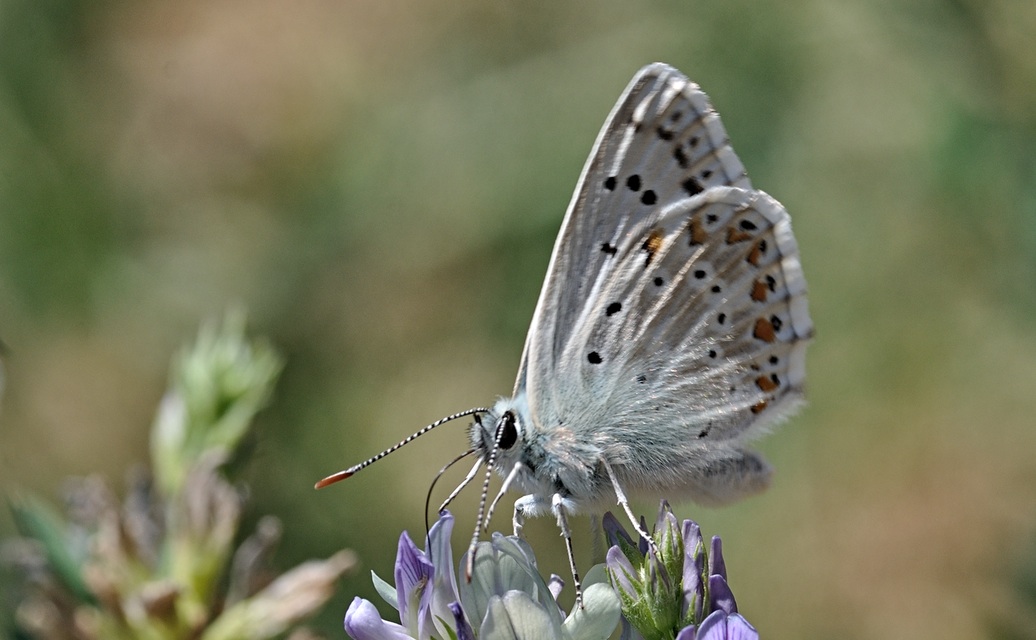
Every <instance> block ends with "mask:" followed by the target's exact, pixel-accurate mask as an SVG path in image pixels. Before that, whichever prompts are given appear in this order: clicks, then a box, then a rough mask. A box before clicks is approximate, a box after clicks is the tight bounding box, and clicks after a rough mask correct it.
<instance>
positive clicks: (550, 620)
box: [479, 591, 561, 640]
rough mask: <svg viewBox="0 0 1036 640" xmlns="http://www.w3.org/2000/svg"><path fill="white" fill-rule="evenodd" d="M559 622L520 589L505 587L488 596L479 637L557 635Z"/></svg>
mask: <svg viewBox="0 0 1036 640" xmlns="http://www.w3.org/2000/svg"><path fill="white" fill-rule="evenodd" d="M559 637H561V625H559V624H558V623H557V620H556V618H555V617H554V616H552V615H550V613H549V612H548V611H547V610H546V609H544V607H543V606H542V605H541V604H540V603H538V602H536V601H535V600H533V599H532V598H531V597H530V596H529V594H527V593H523V592H521V591H508V592H507V593H505V594H504V595H503V596H502V597H501V596H493V597H492V598H490V600H489V606H488V609H487V612H486V618H485V620H484V621H483V622H482V628H481V630H480V632H479V638H480V639H481V640H519V639H524V638H559Z"/></svg>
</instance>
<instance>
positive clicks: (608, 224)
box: [515, 64, 751, 425]
mask: <svg viewBox="0 0 1036 640" xmlns="http://www.w3.org/2000/svg"><path fill="white" fill-rule="evenodd" d="M731 185H732V186H737V187H742V188H750V187H751V184H750V182H749V180H748V177H747V175H746V174H745V171H744V167H743V165H742V164H741V162H740V160H739V159H738V158H737V156H736V155H735V153H734V151H733V150H732V149H731V147H730V144H729V141H728V140H727V135H726V132H725V130H724V128H723V125H722V123H721V122H720V120H719V116H718V115H717V114H716V113H715V111H714V110H713V108H712V105H711V104H710V103H709V100H708V97H707V96H706V95H705V94H704V93H703V92H702V91H701V90H700V89H699V88H698V86H697V85H695V84H694V83H692V82H691V81H689V80H688V79H687V78H686V77H685V76H683V75H682V74H681V73H680V72H679V71H676V70H675V69H673V68H671V67H669V66H667V65H663V64H654V65H650V66H648V67H645V68H644V69H642V70H641V71H640V73H638V74H637V76H636V77H635V78H634V79H633V81H632V82H631V83H630V85H629V87H628V88H627V90H626V92H625V93H624V94H623V96H622V97H621V98H620V99H619V101H618V103H617V104H616V106H615V108H614V109H613V110H612V113H611V115H610V116H609V118H608V120H607V122H606V123H605V125H604V128H603V129H602V131H601V133H600V135H599V136H598V139H597V142H596V144H595V146H594V150H593V152H592V153H591V155H590V159H589V160H588V162H587V165H586V167H585V168H584V169H583V175H582V176H581V178H580V181H579V184H578V186H577V187H576V192H575V195H574V197H573V200H572V203H571V204H570V205H569V211H568V213H567V215H566V217H565V221H564V222H563V224H562V229H561V232H560V233H559V235H558V240H557V242H556V244H555V246H554V254H553V256H552V258H551V263H550V266H549V268H548V272H547V277H546V280H545V282H544V286H543V290H542V292H541V294H540V299H539V302H538V304H537V307H536V313H535V315H534V317H533V322H532V326H531V328H530V331H529V336H528V339H527V341H526V347H525V354H524V356H523V358H522V365H521V369H520V371H519V375H518V380H517V382H516V389H515V391H516V393H518V392H520V391H522V390H525V391H527V393H528V396H529V403H530V408H531V410H532V413H533V416H534V419H537V421H539V422H541V423H543V424H544V425H545V424H546V423H549V422H551V421H552V420H554V419H555V418H556V417H557V416H553V415H552V416H547V415H542V412H543V410H544V408H545V407H558V406H559V405H558V402H559V401H560V400H561V397H560V395H559V394H561V395H568V394H569V391H568V388H567V385H568V384H569V379H568V378H566V377H565V376H566V374H563V373H562V371H561V367H562V362H563V359H564V358H563V356H564V354H565V352H566V349H567V348H570V346H571V345H570V343H571V342H572V338H573V335H574V334H575V333H576V332H578V331H580V330H585V327H586V326H587V323H591V322H593V321H594V318H593V315H592V314H593V313H594V305H595V303H596V302H597V298H598V297H599V292H600V289H601V288H602V287H604V286H606V285H607V283H609V282H610V281H611V279H612V277H613V275H612V273H613V271H614V270H615V269H616V268H617V265H618V263H619V260H618V259H617V252H618V248H619V247H620V246H623V245H626V244H628V243H629V242H630V239H631V238H632V237H633V236H636V235H637V234H639V233H642V232H643V230H644V228H645V225H646V224H647V222H648V221H650V220H652V219H654V218H657V217H658V216H659V215H660V212H661V211H664V210H665V208H666V207H667V206H669V205H671V204H673V203H675V202H678V201H680V200H683V199H686V198H689V197H691V196H694V195H696V194H699V193H702V192H703V191H705V190H707V189H709V188H711V187H717V186H731ZM637 237H638V238H639V236H637ZM577 342H578V341H577ZM569 373H572V372H569ZM559 385H560V386H559ZM552 413H556V412H555V411H552Z"/></svg>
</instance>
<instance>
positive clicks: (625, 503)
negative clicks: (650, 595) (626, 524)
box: [601, 459, 657, 551]
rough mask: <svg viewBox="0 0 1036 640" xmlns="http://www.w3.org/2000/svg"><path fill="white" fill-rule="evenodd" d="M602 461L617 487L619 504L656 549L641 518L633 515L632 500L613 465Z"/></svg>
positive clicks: (642, 536)
mask: <svg viewBox="0 0 1036 640" xmlns="http://www.w3.org/2000/svg"><path fill="white" fill-rule="evenodd" d="M601 463H602V464H604V469H605V471H607V472H608V478H609V479H611V481H612V488H613V489H615V498H616V500H618V503H619V506H621V507H622V510H623V511H625V512H626V517H628V518H629V519H630V522H631V523H633V528H634V529H636V530H637V533H639V534H640V537H641V538H644V539H645V540H647V543H648V544H649V545H651V548H652V549H654V548H655V541H654V540H653V539H652V538H651V535H650V534H649V533H648V532H647V531H644V527H642V526H641V524H640V520H638V519H637V516H635V515H633V509H631V508H630V501H629V499H628V498H627V497H626V492H625V491H623V490H622V485H620V484H619V481H618V480H617V479H616V478H615V472H613V471H612V466H611V465H610V464H608V461H607V460H604V459H602V460H601ZM656 551H657V549H656Z"/></svg>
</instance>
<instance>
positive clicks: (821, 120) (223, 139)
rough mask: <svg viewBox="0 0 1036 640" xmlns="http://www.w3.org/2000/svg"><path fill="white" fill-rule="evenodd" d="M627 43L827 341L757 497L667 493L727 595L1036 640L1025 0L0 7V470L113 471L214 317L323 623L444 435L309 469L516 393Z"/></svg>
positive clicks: (559, 569) (256, 501)
mask: <svg viewBox="0 0 1036 640" xmlns="http://www.w3.org/2000/svg"><path fill="white" fill-rule="evenodd" d="M656 60H660V61H665V62H668V63H670V64H673V65H674V66H676V67H678V68H680V69H681V70H682V71H684V72H685V73H687V74H688V75H689V76H690V77H691V78H692V79H694V80H695V81H697V82H698V83H699V84H701V85H702V86H703V87H704V89H705V90H706V91H707V92H708V93H709V95H710V96H711V97H712V99H713V102H714V104H715V105H716V107H717V109H718V110H719V111H720V113H721V114H722V115H723V118H724V122H725V124H726V126H727V130H728V131H729V133H730V135H731V138H732V140H733V142H734V146H735V148H736V149H737V150H738V152H739V154H740V156H741V158H742V160H743V161H744V163H745V165H746V167H748V170H749V172H750V174H751V175H752V177H753V182H754V183H755V185H756V186H758V187H759V188H762V189H764V190H766V191H768V192H770V193H771V194H773V195H774V196H776V197H777V198H779V199H780V200H781V201H782V202H783V203H784V204H785V205H786V206H787V208H788V210H789V211H790V212H791V213H792V217H793V220H794V226H795V230H796V234H797V236H798V240H799V245H800V248H801V253H802V261H803V265H804V268H805V271H806V277H807V280H808V282H809V285H810V305H811V311H812V315H813V319H814V321H815V323H816V326H817V339H816V341H815V343H814V345H813V346H812V348H811V351H810V358H809V368H810V389H809V392H810V405H809V406H808V407H807V408H806V409H805V410H804V411H803V412H802V413H801V414H800V415H799V416H797V417H796V418H794V419H793V420H792V421H790V423H788V424H787V425H785V426H784V427H783V428H782V429H781V430H780V432H779V433H777V434H775V435H773V436H771V437H769V438H767V439H766V440H764V441H763V443H761V448H762V449H763V450H764V451H765V452H766V453H767V454H768V456H769V457H770V458H771V460H772V461H773V462H774V463H775V465H776V467H777V469H778V475H777V477H776V482H775V486H774V487H773V489H772V490H771V491H769V492H768V493H766V494H764V495H763V496H761V497H758V498H754V499H752V500H749V501H747V502H744V503H741V504H739V505H737V506H734V507H730V508H726V509H722V510H709V509H702V508H699V507H695V506H693V505H690V504H686V505H677V507H676V509H677V513H678V514H679V515H681V516H682V517H694V518H695V519H697V520H698V521H699V522H700V523H701V524H702V527H703V529H704V531H705V533H706V534H707V535H713V534H719V535H722V536H723V539H724V542H725V550H726V554H727V563H728V568H729V573H730V581H731V585H732V587H733V590H734V593H735V594H736V595H737V597H738V602H739V605H740V609H741V612H742V613H744V614H745V615H746V616H747V617H748V619H749V620H750V621H752V622H753V623H754V624H755V625H756V626H757V627H758V628H759V629H760V630H761V631H762V632H763V634H764V636H765V637H771V638H803V637H808V638H827V637H831V638H834V637H839V638H848V637H853V638H866V637H884V638H916V637H942V638H975V637H1036V600H1033V599H1028V598H1027V597H1026V596H1025V591H1024V589H1022V588H1020V587H1019V585H1023V584H1025V583H1026V577H1025V576H1026V575H1036V574H1033V572H1034V571H1036V569H1034V566H1036V565H1034V561H1036V463H1034V462H1033V457H1034V455H1036V429H1034V423H1036V3H1032V2H1017V1H1015V0H992V1H989V2H983V1H980V0H929V1H919V2H910V3H900V2H894V1H891V0H884V1H883V0H872V1H869V2H840V1H835V2H801V1H791V2H784V3H767V4H763V3H757V2H751V1H748V0H735V1H728V2H676V1H671V2H654V3H648V2H639V1H632V2H631V1H619V0H606V1H601V2H590V1H588V0H571V1H565V2H514V1H510V0H504V1H502V0H455V1H453V2H439V3H432V2H412V1H411V2H407V1H405V0H363V1H348V0H296V1H294V2H276V1H269V0H250V1H244V0H182V1H180V2H159V1H154V0H132V1H131V0H107V1H101V0H89V1H87V0H72V1H70V0H0V336H2V339H3V341H4V342H5V343H6V345H7V347H8V349H7V354H6V357H5V364H6V373H7V388H6V390H5V393H4V397H3V400H2V406H0V486H2V487H3V489H4V490H10V489H15V488H19V489H25V490H29V491H32V492H35V493H37V494H39V495H41V496H44V497H46V498H48V499H52V500H55V501H56V500H57V499H58V496H59V493H60V487H61V485H62V482H63V480H64V479H65V478H66V477H68V476H71V475H83V474H89V473H99V474H101V475H103V476H104V477H106V478H108V479H110V480H111V481H112V482H115V483H116V484H119V483H120V482H121V478H122V477H123V474H124V472H125V470H126V469H127V467H129V466H130V465H132V464H134V463H137V462H142V461H144V460H146V458H147V449H146V438H147V433H148V426H149V424H150V421H151V418H152V415H153V412H154V410H155V407H156V404H157V401H158V399H159V397H160V394H161V392H162V390H163V388H164V384H165V377H166V373H167V370H168V363H169V361H170V358H171V356H172V354H173V352H174V351H175V350H176V349H177V348H178V347H179V346H180V345H182V344H185V343H186V342H187V341H189V340H191V339H192V338H193V336H194V335H195V332H196V328H197V326H198V324H199V323H200V322H201V320H203V319H205V318H211V317H214V316H217V315H219V314H221V313H222V312H223V310H224V309H226V308H227V307H228V306H231V305H233V304H239V305H242V306H244V307H246V308H247V309H248V310H249V313H250V320H251V327H252V331H253V333H255V334H263V335H266V336H268V337H269V338H270V339H271V340H272V341H273V342H274V344H275V345H277V347H278V348H279V349H280V350H281V352H282V354H283V355H284V356H285V357H286V359H287V366H286V369H285V372H284V376H283V379H282V381H281V384H280V385H279V387H278V389H277V391H276V395H275V399H274V403H273V405H272V406H271V407H270V409H268V410H267V411H266V412H264V413H263V414H261V418H260V424H259V427H258V429H259V440H258V448H257V451H256V455H255V459H254V460H253V468H252V471H251V473H249V474H248V477H250V479H251V485H252V502H251V503H250V507H249V513H250V514H251V518H252V520H254V519H256V518H257V517H258V516H260V515H262V514H265V513H273V514H276V515H278V516H280V517H282V518H283V519H284V521H285V541H284V544H283V546H282V548H281V551H280V553H279V556H278V559H279V561H280V563H281V566H282V567H288V566H291V565H293V564H294V563H296V562H298V561H301V560H303V559H305V558H307V557H311V556H327V555H329V554H330V553H332V552H333V551H334V550H336V549H338V548H340V547H352V548H355V549H356V550H357V551H358V553H359V554H360V557H361V560H362V561H363V563H364V564H363V568H362V569H361V571H359V572H358V573H357V574H355V575H353V576H352V577H351V578H350V579H348V580H346V581H345V583H344V584H343V589H342V591H341V592H340V593H339V595H338V596H337V597H336V598H335V599H334V600H333V601H332V603H331V605H330V606H329V609H328V611H327V612H326V614H325V615H324V617H323V621H324V623H325V625H326V627H325V630H326V633H327V634H328V635H329V636H331V637H339V636H340V634H341V631H340V629H341V627H340V620H341V615H342V614H343V613H344V611H345V608H346V606H347V604H348V602H349V601H350V600H351V599H352V597H353V595H356V594H360V595H364V596H366V597H372V594H373V589H372V588H371V587H370V580H369V575H368V574H367V570H369V569H374V570H376V571H378V572H379V573H380V574H381V575H382V576H386V577H387V576H389V575H391V571H392V569H391V567H392V561H393V557H394V552H395V545H396V539H397V537H398V535H399V533H400V531H402V530H403V529H409V530H410V531H411V532H412V533H414V534H415V536H420V535H421V534H422V532H423V527H424V524H423V522H424V518H423V515H422V512H423V506H424V499H425V493H426V490H427V488H428V485H429V483H430V481H431V479H432V477H433V476H434V474H435V472H436V471H437V470H438V469H439V467H440V466H441V465H442V464H444V463H445V462H446V461H447V460H449V459H450V458H451V457H452V456H453V455H454V454H456V453H459V452H460V451H462V450H463V449H464V448H466V440H465V436H464V435H463V432H464V425H463V424H459V423H458V424H455V425H453V426H447V427H443V428H442V429H440V430H439V431H438V432H437V433H435V434H432V435H429V436H427V437H426V438H423V439H422V442H421V443H420V444H415V445H413V446H411V447H408V448H407V449H405V450H403V451H400V452H399V453H397V454H395V455H394V456H393V457H391V458H389V459H387V460H385V461H383V462H382V463H380V464H378V465H376V466H375V467H373V468H371V469H369V470H368V471H365V472H364V473H363V474H361V475H359V476H357V477H355V478H353V479H352V480H350V481H349V482H347V483H345V484H343V485H339V486H336V487H334V488H330V489H327V490H324V491H321V492H315V491H313V489H312V485H313V482H314V481H315V480H317V479H318V478H320V477H322V476H323V475H325V474H327V473H330V472H332V471H336V470H338V469H340V468H342V467H345V466H348V465H350V464H352V463H355V462H357V461H359V460H361V459H363V458H365V457H367V456H368V455H370V454H372V453H374V452H376V451H378V450H380V449H381V448H383V447H385V446H387V445H389V444H392V443H394V442H396V441H397V440H398V439H400V438H401V437H403V436H404V435H406V434H408V433H410V432H412V431H414V430H415V429H417V428H418V427H420V426H422V425H424V424H426V423H428V422H431V421H432V420H434V419H436V418H438V417H440V416H442V415H445V414H447V413H450V412H452V411H455V410H459V409H463V408H467V407H471V406H477V405H483V404H486V403H490V402H492V400H493V399H494V398H496V397H497V396H498V395H502V394H506V393H509V392H510V389H511V386H512V384H513V376H514V373H515V370H516V367H517V362H518V357H519V355H520V353H521V348H522V344H523V341H524V336H525V331H526V328H527V325H528V322H529V319H530V317H531V315H532V311H533V306H534V304H535V300H536V296H537V294H538V291H539V286H540V283H541V281H542V277H543V274H544V272H545V270H546V265H547V259H548V257H549V253H550V249H551V246H552V244H553V239H554V236H555V234H556V232H557V230H558V226H559V224H560V222H561V217H562V214H563V212H564V210H565V206H566V204H567V202H568V198H569V196H570V195H571V192H572V189H573V188H574V186H575V182H576V178H577V177H578V175H579V171H580V169H581V167H582V164H583V162H584V160H585V157H586V154H587V153H588V151H589V149H590V146H591V144H592V142H593V140H594V137H595V135H596V133H597V131H598V129H599V127H600V126H601V124H602V122H603V121H604V118H605V116H606V115H607V113H608V111H609V109H610V108H611V106H612V104H613V102H614V101H615V99H616V98H617V97H618V96H619V94H620V92H621V91H622V89H623V88H624V87H625V86H626V83H627V82H628V81H629V78H630V77H631V76H632V75H633V73H634V72H635V71H636V70H637V69H638V68H639V67H641V66H642V65H644V64H646V63H648V62H652V61H656ZM460 475H461V473H459V472H458V473H456V474H454V475H451V476H450V478H449V479H448V481H444V482H443V483H442V484H441V485H440V488H441V489H442V494H443V495H444V494H445V492H446V491H447V490H448V487H447V485H449V487H452V485H453V483H454V482H455V481H456V480H457V479H459V477H460ZM454 476H455V477H454ZM468 493H469V495H468V496H466V497H465V499H462V500H461V501H460V502H459V503H458V504H457V505H456V506H455V508H454V511H455V512H456V513H457V514H458V515H459V519H458V522H459V529H458V532H457V534H458V535H457V536H456V542H457V543H458V545H460V544H462V543H463V538H465V537H466V535H467V531H468V528H469V527H470V526H471V524H472V522H473V520H474V508H473V502H474V498H475V497H476V496H475V495H474V494H476V493H477V491H475V490H469V492H468ZM440 497H441V496H440ZM637 507H638V510H639V511H642V512H644V513H647V514H649V515H650V514H653V513H654V512H655V509H656V504H655V503H653V502H645V503H640V504H638V505H637ZM509 522H510V518H509V509H505V514H504V515H502V516H500V515H498V517H497V520H496V522H494V528H495V529H498V530H503V531H507V530H508V529H509V527H510V524H509ZM575 526H576V528H577V530H578V532H579V536H578V537H577V544H579V553H580V558H579V560H580V563H581V564H582V565H583V567H584V568H586V567H588V566H589V563H590V554H591V550H590V547H591V544H590V542H589V540H590V536H589V534H588V533H587V530H588V520H586V519H578V520H577V521H576V523H575ZM528 530H529V532H530V536H531V538H532V541H533V544H534V546H535V548H536V549H537V552H538V555H539V558H540V565H541V569H543V570H544V571H545V572H547V573H549V572H554V573H558V574H561V575H562V576H567V573H568V571H567V564H566V562H565V560H564V553H563V545H562V543H561V540H560V539H558V538H557V532H556V529H555V526H554V523H553V522H551V521H550V520H549V519H542V520H539V521H535V522H533V523H531V525H530V526H529V527H528ZM12 531H13V525H12V523H11V520H10V518H9V516H8V515H7V514H6V513H5V514H3V515H2V516H0V536H7V535H10V534H11V533H12ZM0 588H2V587H0ZM569 597H570V596H569Z"/></svg>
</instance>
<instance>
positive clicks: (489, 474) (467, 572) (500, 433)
mask: <svg viewBox="0 0 1036 640" xmlns="http://www.w3.org/2000/svg"><path fill="white" fill-rule="evenodd" d="M507 415H508V414H506V413H505V414H504V415H502V416H500V420H499V421H498V422H497V423H496V438H495V439H494V441H493V450H492V451H490V452H489V459H488V460H486V479H485V481H484V482H483V483H482V497H481V498H480V499H479V501H478V517H477V518H476V519H475V533H473V534H471V544H469V545H468V566H467V567H466V568H465V569H464V577H465V579H466V580H467V581H468V582H471V574H472V573H473V572H474V570H475V548H476V545H477V544H478V536H479V533H481V531H482V524H483V523H484V522H485V515H486V500H488V499H489V481H490V480H491V479H492V478H493V467H494V465H495V464H496V456H497V454H498V453H500V441H501V440H502V439H503V437H504V430H503V428H502V427H503V424H504V421H505V420H507V419H508V418H507ZM510 419H511V420H513V419H514V417H513V416H512V417H511V418H510ZM478 424H479V426H482V421H481V420H478Z"/></svg>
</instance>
